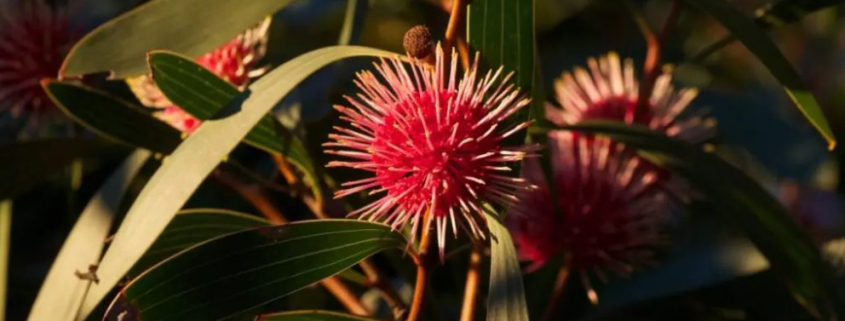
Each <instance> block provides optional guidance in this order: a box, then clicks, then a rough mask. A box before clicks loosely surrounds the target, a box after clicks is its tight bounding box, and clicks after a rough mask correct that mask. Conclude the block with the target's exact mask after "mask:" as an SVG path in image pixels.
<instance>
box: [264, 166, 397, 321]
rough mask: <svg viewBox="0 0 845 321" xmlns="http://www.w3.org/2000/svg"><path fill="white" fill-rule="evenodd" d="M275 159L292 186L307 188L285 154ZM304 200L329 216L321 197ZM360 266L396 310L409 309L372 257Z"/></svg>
mask: <svg viewBox="0 0 845 321" xmlns="http://www.w3.org/2000/svg"><path fill="white" fill-rule="evenodd" d="M273 161H275V163H276V167H277V168H278V169H279V172H281V174H282V176H284V178H285V180H286V181H287V182H288V183H289V184H291V185H292V186H299V188H298V189H300V190H304V189H305V187H304V186H302V185H301V184H300V183H301V182H302V181H301V180H300V179H299V177H297V176H296V175H295V174H294V172H293V171H292V170H291V169H290V166H289V165H288V163H287V161H286V160H285V158H284V157H283V156H281V155H273ZM302 202H303V203H305V205H306V206H307V207H308V209H310V210H311V212H312V213H314V216H316V217H317V218H319V219H328V218H329V215H327V214H326V213H325V211H324V210H323V204H322V201H321V198H317V197H315V196H312V195H309V194H308V193H307V192H304V193H303V194H302ZM359 266H361V269H362V270H364V273H365V274H367V278H368V279H369V283H370V286H371V287H374V288H376V289H378V290H379V293H381V296H382V298H383V299H384V301H385V302H387V304H388V305H389V306H390V307H391V308H393V309H394V312H396V313H400V314H401V313H404V312H405V310H407V307H406V306H405V302H403V301H402V299H401V298H400V297H399V294H398V293H396V290H395V289H393V287H392V286H390V284H388V283H387V281H386V280H385V278H384V276H383V274H382V273H381V271H379V270H378V268H377V267H376V266H375V264H373V263H372V261H370V259H364V260H363V261H361V262H359ZM338 282H340V281H338ZM341 284H342V283H341ZM347 308H348V306H347ZM350 311H351V309H350Z"/></svg>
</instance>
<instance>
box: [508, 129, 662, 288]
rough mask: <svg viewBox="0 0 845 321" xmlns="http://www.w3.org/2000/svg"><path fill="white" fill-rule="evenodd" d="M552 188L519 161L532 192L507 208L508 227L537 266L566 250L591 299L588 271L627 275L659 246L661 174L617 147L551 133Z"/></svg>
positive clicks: (532, 163) (533, 164)
mask: <svg viewBox="0 0 845 321" xmlns="http://www.w3.org/2000/svg"><path fill="white" fill-rule="evenodd" d="M549 146H550V153H551V161H552V172H553V173H552V182H551V184H552V186H551V187H550V186H549V184H548V183H547V182H546V181H545V178H544V176H543V172H542V170H541V168H540V165H539V163H538V162H537V161H536V160H534V159H532V160H529V161H526V162H525V164H524V166H523V176H524V177H525V178H526V179H527V180H528V181H529V182H530V183H531V184H533V185H535V186H537V189H534V190H529V191H525V192H524V193H523V195H520V202H519V203H518V204H517V205H516V206H514V207H512V208H511V213H510V215H508V227H509V229H510V230H511V233H512V234H513V236H514V241H515V242H516V244H517V248H518V253H519V255H520V258H521V259H523V260H527V261H530V262H531V263H532V265H531V266H530V267H529V269H536V268H538V267H539V266H541V265H542V264H544V263H545V262H546V261H547V260H549V259H550V258H552V257H555V256H557V255H559V254H561V253H565V254H566V255H567V256H568V258H569V260H570V262H571V265H570V268H571V269H572V270H573V271H575V272H579V273H581V278H582V280H583V281H584V285H585V287H586V288H587V289H588V291H589V293H590V298H591V299H592V300H593V301H596V296H595V292H594V291H592V286H591V285H590V282H589V276H588V273H593V274H595V275H596V276H598V277H599V278H600V279H602V280H606V279H607V272H608V271H610V272H615V273H616V274H618V275H622V276H625V275H628V274H630V273H631V272H632V270H633V269H634V268H635V267H637V266H640V265H643V264H647V263H649V262H650V258H651V257H652V256H653V254H654V248H655V247H656V246H658V245H660V244H661V243H663V235H662V234H661V227H662V226H664V224H666V223H667V220H668V218H669V212H670V211H669V207H670V206H671V202H670V201H669V198H668V197H667V195H666V193H665V192H664V191H663V189H662V188H661V184H660V182H661V178H660V174H661V173H660V171H659V170H658V168H656V167H655V166H654V165H651V164H650V163H648V162H644V161H642V160H641V159H640V158H639V157H637V156H636V154H634V153H633V152H632V151H630V150H627V149H625V148H624V146H622V145H621V144H618V143H615V142H613V141H611V140H610V139H607V138H604V137H595V136H590V135H581V134H578V133H573V132H568V131H552V132H550V133H549Z"/></svg>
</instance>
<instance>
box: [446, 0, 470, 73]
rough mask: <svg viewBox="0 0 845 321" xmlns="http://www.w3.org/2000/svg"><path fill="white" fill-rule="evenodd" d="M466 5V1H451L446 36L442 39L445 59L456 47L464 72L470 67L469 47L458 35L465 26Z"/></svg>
mask: <svg viewBox="0 0 845 321" xmlns="http://www.w3.org/2000/svg"><path fill="white" fill-rule="evenodd" d="M468 3H469V1H468V0H453V1H452V8H451V10H449V25H447V26H446V35H445V36H444V37H443V49H444V50H445V51H446V53H447V57H449V54H450V53H451V52H452V48H453V47H457V49H458V55H460V57H461V65H462V66H463V67H464V70H469V66H470V65H469V61H470V60H469V47H468V46H467V44H466V41H464V40H463V37H461V36H460V34H461V33H462V31H463V29H464V27H465V25H466V16H467V15H466V8H467V4H468ZM455 44H457V46H455Z"/></svg>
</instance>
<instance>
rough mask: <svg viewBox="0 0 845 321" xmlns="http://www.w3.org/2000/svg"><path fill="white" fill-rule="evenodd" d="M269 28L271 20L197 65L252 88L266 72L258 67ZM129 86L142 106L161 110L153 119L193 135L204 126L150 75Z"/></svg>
mask: <svg viewBox="0 0 845 321" xmlns="http://www.w3.org/2000/svg"><path fill="white" fill-rule="evenodd" d="M269 27H270V18H267V19H264V20H263V21H262V22H261V23H259V24H258V25H256V26H255V27H253V28H251V29H249V30H247V31H246V32H244V33H242V34H240V35H238V36H237V37H236V38H235V39H232V40H230V41H229V42H227V43H226V44H224V45H223V46H221V47H219V48H217V49H215V50H214V51H212V52H209V53H206V54H204V55H202V56H200V57H199V58H197V59H196V61H197V63H199V64H200V65H202V66H203V67H205V68H207V69H208V70H210V71H211V72H213V73H214V74H215V75H217V76H218V77H220V78H222V79H224V80H226V81H228V82H229V83H231V84H232V85H234V86H235V87H238V89H241V90H243V89H244V88H246V85H248V84H249V79H250V78H253V77H257V76H260V75H261V74H262V73H263V72H264V70H263V69H256V63H257V62H258V60H259V59H261V57H263V56H264V52H265V50H266V46H267V36H268V32H267V31H268V30H269ZM126 82H127V83H128V84H129V88H130V89H132V92H133V93H135V96H136V97H138V100H140V101H141V103H142V104H144V105H145V106H147V107H152V108H157V109H162V110H160V111H157V112H155V113H154V114H153V115H155V116H156V117H157V118H159V119H161V120H163V121H165V122H167V123H169V124H170V125H171V126H173V127H174V128H176V129H179V130H180V131H182V132H186V133H191V132H193V131H194V130H195V129H196V128H197V127H199V125H200V124H201V122H200V121H199V120H198V119H196V118H194V117H193V116H191V115H190V114H188V113H187V112H185V111H183V110H182V109H181V108H179V107H178V106H175V105H173V103H172V102H170V100H168V99H167V97H165V96H164V94H163V93H162V92H161V90H159V89H158V87H157V86H156V84H155V82H154V81H153V79H152V77H150V76H149V75H144V76H139V77H134V78H129V79H127V80H126Z"/></svg>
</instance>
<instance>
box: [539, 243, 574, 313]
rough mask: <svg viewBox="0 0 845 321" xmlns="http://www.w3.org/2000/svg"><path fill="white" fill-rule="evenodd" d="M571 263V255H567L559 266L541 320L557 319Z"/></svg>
mask: <svg viewBox="0 0 845 321" xmlns="http://www.w3.org/2000/svg"><path fill="white" fill-rule="evenodd" d="M571 264H572V257H570V256H567V257H566V259H565V260H564V263H563V266H561V267H560V272H558V274H557V279H556V280H555V287H554V289H553V290H552V296H551V297H550V298H549V303H548V305H547V306H546V311H545V312H543V319H542V320H543V321H553V320H558V319H556V318H555V317H556V316H557V315H558V313H559V312H560V311H559V310H560V307H559V306H560V304H561V303H562V301H563V294H564V292H566V283H567V281H568V280H569V269H570V265H571Z"/></svg>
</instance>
